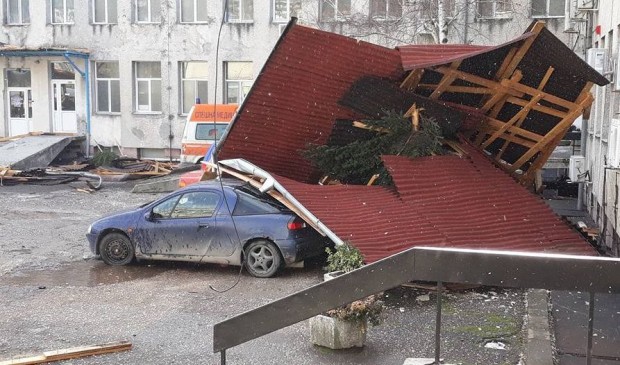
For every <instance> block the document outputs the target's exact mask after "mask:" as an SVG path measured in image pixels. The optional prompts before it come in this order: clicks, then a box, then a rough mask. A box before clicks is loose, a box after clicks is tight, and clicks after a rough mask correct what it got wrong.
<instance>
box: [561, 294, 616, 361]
mask: <svg viewBox="0 0 620 365" xmlns="http://www.w3.org/2000/svg"><path fill="white" fill-rule="evenodd" d="M589 301H590V295H589V293H581V292H552V293H551V303H552V313H553V319H554V328H555V339H556V348H557V352H558V359H559V365H577V364H579V365H581V364H584V365H585V364H586V357H585V356H586V348H587V345H588V338H587V335H588V310H589V309H588V303H589ZM593 323H594V326H593V327H594V335H593V341H592V359H593V361H592V364H593V365H620V346H618V344H619V343H620V295H617V294H596V295H595V297H594V322H593Z"/></svg>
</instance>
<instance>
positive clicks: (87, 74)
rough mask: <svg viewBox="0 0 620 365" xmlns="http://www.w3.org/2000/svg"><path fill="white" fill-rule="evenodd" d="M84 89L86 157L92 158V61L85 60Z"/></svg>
mask: <svg viewBox="0 0 620 365" xmlns="http://www.w3.org/2000/svg"><path fill="white" fill-rule="evenodd" d="M84 64H85V66H84V83H85V85H84V88H85V89H86V157H90V114H91V113H90V60H89V58H85V59H84Z"/></svg>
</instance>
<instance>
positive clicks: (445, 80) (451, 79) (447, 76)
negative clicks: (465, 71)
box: [429, 61, 463, 99]
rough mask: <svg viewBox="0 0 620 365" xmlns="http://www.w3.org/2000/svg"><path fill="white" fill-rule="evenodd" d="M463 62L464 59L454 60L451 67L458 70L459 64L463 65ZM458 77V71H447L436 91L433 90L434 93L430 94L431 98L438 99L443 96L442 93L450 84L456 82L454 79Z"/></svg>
mask: <svg viewBox="0 0 620 365" xmlns="http://www.w3.org/2000/svg"><path fill="white" fill-rule="evenodd" d="M461 62H463V61H454V62H452V64H450V69H452V70H454V71H457V70H458V68H459V66H460V65H461ZM457 77H458V73H457V72H450V73H445V74H444V76H443V78H442V79H441V81H440V82H439V84H438V85H437V88H436V89H435V91H433V93H432V94H431V96H429V98H431V99H438V98H439V97H440V96H441V94H442V93H443V92H444V91H445V90H446V89H447V88H448V87H449V86H450V85H452V83H453V82H454V80H456V78H457Z"/></svg>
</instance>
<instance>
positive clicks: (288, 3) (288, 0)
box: [271, 0, 301, 24]
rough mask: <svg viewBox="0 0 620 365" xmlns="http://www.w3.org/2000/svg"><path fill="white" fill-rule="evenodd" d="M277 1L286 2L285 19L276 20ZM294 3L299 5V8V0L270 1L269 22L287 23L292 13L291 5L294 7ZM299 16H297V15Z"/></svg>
mask: <svg viewBox="0 0 620 365" xmlns="http://www.w3.org/2000/svg"><path fill="white" fill-rule="evenodd" d="M278 1H283V2H286V17H285V18H276V14H277V13H276V3H277V2H278ZM295 3H299V5H300V6H301V0H272V1H271V22H272V23H279V24H281V23H288V21H289V20H290V19H291V14H292V13H293V12H292V11H291V9H292V7H293V5H295ZM297 15H298V16H299V14H297Z"/></svg>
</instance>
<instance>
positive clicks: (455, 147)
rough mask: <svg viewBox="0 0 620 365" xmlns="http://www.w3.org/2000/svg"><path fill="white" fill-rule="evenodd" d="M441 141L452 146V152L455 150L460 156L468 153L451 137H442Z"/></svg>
mask: <svg viewBox="0 0 620 365" xmlns="http://www.w3.org/2000/svg"><path fill="white" fill-rule="evenodd" d="M441 142H442V143H443V144H445V145H447V146H448V147H450V148H452V149H453V150H454V152H456V153H457V154H458V155H459V156H461V157H463V156H468V155H469V154H468V153H467V152H466V151H465V150H464V149H462V148H461V145H460V144H459V143H458V142H455V141H453V140H451V139H443V140H442V141H441Z"/></svg>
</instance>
